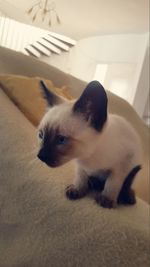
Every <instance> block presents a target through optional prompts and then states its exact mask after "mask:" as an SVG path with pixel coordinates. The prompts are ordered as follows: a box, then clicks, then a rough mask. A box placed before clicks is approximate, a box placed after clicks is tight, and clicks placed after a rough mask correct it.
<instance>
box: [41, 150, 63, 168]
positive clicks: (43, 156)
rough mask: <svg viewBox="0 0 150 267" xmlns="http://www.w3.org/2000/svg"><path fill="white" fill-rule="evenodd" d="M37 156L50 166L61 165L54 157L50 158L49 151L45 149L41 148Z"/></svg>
mask: <svg viewBox="0 0 150 267" xmlns="http://www.w3.org/2000/svg"><path fill="white" fill-rule="evenodd" d="M37 157H38V158H39V159H40V160H41V161H43V162H44V163H46V164H47V165H48V166H50V167H57V166H59V164H58V162H57V161H56V160H54V159H50V158H49V157H48V155H47V153H45V151H44V150H43V149H41V150H40V151H39V153H38V154H37Z"/></svg>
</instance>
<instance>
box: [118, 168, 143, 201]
mask: <svg viewBox="0 0 150 267" xmlns="http://www.w3.org/2000/svg"><path fill="white" fill-rule="evenodd" d="M141 168H142V167H141V165H137V166H135V167H134V168H133V169H132V170H131V171H130V173H129V174H128V176H127V177H126V179H125V181H124V183H123V185H122V188H121V191H120V193H119V196H118V202H119V203H123V204H130V205H133V204H135V203H136V199H135V193H134V191H133V189H131V185H132V183H133V181H134V178H135V176H136V174H137V173H138V172H139V171H140V170H141Z"/></svg>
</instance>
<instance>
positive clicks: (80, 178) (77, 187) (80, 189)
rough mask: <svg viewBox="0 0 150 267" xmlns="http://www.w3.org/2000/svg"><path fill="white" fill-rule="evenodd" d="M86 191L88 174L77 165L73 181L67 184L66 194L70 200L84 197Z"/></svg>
mask: <svg viewBox="0 0 150 267" xmlns="http://www.w3.org/2000/svg"><path fill="white" fill-rule="evenodd" d="M87 191H88V175H87V174H86V172H85V171H84V170H83V169H82V168H80V167H77V172H76V176H75V179H74V183H73V184H71V185H69V186H67V188H66V196H67V198H69V199H71V200H75V199H78V198H81V197H84V196H85V195H86V193H87Z"/></svg>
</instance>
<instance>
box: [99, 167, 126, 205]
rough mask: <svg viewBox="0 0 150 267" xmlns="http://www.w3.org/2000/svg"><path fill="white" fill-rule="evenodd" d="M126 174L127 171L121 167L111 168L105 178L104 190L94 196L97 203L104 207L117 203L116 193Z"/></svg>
mask: <svg viewBox="0 0 150 267" xmlns="http://www.w3.org/2000/svg"><path fill="white" fill-rule="evenodd" d="M126 176H127V171H125V170H123V169H122V168H116V169H115V170H113V171H112V173H111V174H110V176H109V177H108V178H107V180H106V183H105V187H104V190H103V191H102V193H100V194H98V195H97V197H96V201H97V203H98V204H100V205H101V206H102V207H104V208H115V207H116V205H117V199H118V195H119V193H120V190H121V188H122V185H123V182H124V180H125V178H126Z"/></svg>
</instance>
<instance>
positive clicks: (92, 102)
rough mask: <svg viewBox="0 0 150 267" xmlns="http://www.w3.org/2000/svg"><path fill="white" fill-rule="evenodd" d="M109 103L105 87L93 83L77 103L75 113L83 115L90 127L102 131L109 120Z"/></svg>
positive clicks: (74, 107) (74, 108)
mask: <svg viewBox="0 0 150 267" xmlns="http://www.w3.org/2000/svg"><path fill="white" fill-rule="evenodd" d="M107 101H108V100H107V95H106V92H105V89H104V88H103V86H102V85H101V84H100V83H99V82H98V81H92V82H90V83H89V84H88V85H87V87H86V88H85V90H84V92H83V93H82V95H81V96H80V98H79V99H78V100H77V101H76V102H75V104H74V106H73V111H74V112H78V113H80V114H82V115H83V116H84V118H85V119H86V120H87V121H88V123H89V124H90V126H92V127H93V128H95V129H96V130H97V131H100V130H101V129H102V128H103V125H104V124H105V122H106V120H107Z"/></svg>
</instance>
